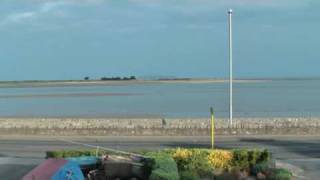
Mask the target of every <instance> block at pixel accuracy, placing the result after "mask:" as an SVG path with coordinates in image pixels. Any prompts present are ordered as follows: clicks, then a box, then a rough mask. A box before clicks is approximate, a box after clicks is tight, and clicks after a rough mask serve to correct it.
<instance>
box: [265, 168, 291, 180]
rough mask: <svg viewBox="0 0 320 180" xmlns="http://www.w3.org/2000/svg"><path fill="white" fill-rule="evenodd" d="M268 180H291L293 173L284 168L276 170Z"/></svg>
mask: <svg viewBox="0 0 320 180" xmlns="http://www.w3.org/2000/svg"><path fill="white" fill-rule="evenodd" d="M268 179H269V180H291V179H292V173H291V172H289V171H288V170H286V169H282V168H280V169H274V170H273V172H272V174H271V175H270V177H268Z"/></svg>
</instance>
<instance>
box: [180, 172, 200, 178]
mask: <svg viewBox="0 0 320 180" xmlns="http://www.w3.org/2000/svg"><path fill="white" fill-rule="evenodd" d="M179 174H180V179H181V180H201V178H200V177H199V175H198V174H196V173H194V172H192V171H182V172H180V173H179Z"/></svg>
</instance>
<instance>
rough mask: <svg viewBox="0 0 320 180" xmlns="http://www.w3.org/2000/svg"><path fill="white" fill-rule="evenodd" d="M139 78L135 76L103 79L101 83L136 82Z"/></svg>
mask: <svg viewBox="0 0 320 180" xmlns="http://www.w3.org/2000/svg"><path fill="white" fill-rule="evenodd" d="M136 79H137V78H136V77H135V76H130V77H101V78H100V80H101V81H121V80H125V81H128V80H136Z"/></svg>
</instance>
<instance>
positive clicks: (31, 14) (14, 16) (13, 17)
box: [3, 12, 35, 22]
mask: <svg viewBox="0 0 320 180" xmlns="http://www.w3.org/2000/svg"><path fill="white" fill-rule="evenodd" d="M34 16H35V13H34V12H22V13H15V14H10V15H8V16H7V17H6V19H5V20H4V21H3V22H19V21H21V20H24V19H29V18H33V17H34Z"/></svg>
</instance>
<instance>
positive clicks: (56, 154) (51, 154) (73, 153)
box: [46, 149, 107, 158]
mask: <svg viewBox="0 0 320 180" xmlns="http://www.w3.org/2000/svg"><path fill="white" fill-rule="evenodd" d="M106 153H107V151H101V150H100V151H99V153H98V155H103V154H106ZM95 155H96V150H94V149H90V150H61V151H47V152H46V158H66V157H79V156H95Z"/></svg>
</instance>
